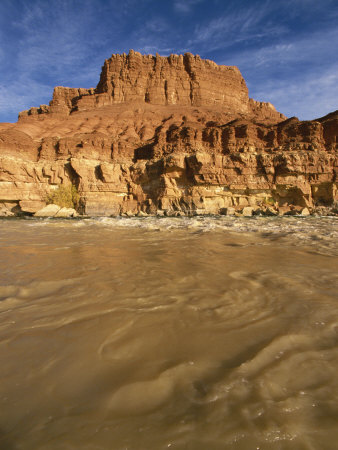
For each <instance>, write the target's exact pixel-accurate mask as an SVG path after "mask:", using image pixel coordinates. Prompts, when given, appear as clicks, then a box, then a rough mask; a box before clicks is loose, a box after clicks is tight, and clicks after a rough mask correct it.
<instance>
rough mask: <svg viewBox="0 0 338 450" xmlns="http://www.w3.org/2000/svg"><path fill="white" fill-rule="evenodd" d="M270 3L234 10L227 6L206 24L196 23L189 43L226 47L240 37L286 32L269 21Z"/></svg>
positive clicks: (277, 34)
mask: <svg viewBox="0 0 338 450" xmlns="http://www.w3.org/2000/svg"><path fill="white" fill-rule="evenodd" d="M272 8H273V6H271V4H270V3H269V2H262V3H261V6H260V8H257V6H255V7H254V6H251V7H248V8H245V9H244V8H243V9H237V10H233V9H230V8H228V10H227V11H225V12H224V13H223V15H222V16H221V17H218V18H216V19H212V20H211V21H209V22H208V23H207V24H203V25H200V24H198V25H196V27H195V29H194V33H193V36H192V37H191V39H190V40H189V41H188V44H187V46H188V47H192V48H193V47H197V48H199V49H203V50H205V51H209V52H210V51H213V50H217V49H222V48H227V47H230V46H233V45H234V44H238V43H241V42H243V41H251V42H252V41H253V40H254V39H262V38H264V37H269V38H271V37H276V36H280V35H283V34H285V33H286V32H287V28H286V27H285V26H282V25H280V24H275V23H273V24H272V23H270V22H269V20H268V16H269V14H270V13H271V11H272Z"/></svg>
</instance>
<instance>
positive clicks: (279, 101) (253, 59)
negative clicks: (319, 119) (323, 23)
mask: <svg viewBox="0 0 338 450" xmlns="http://www.w3.org/2000/svg"><path fill="white" fill-rule="evenodd" d="M328 42H330V43H331V45H329V46H328ZM335 43H336V44H335ZM337 44H338V30H337V29H335V28H333V29H328V30H325V32H316V33H313V34H311V35H307V36H305V37H303V38H302V39H297V40H295V39H294V40H292V38H291V37H290V38H289V41H287V40H284V43H283V44H274V45H268V46H266V47H262V48H259V49H257V50H252V49H251V50H250V51H249V50H248V51H242V52H240V53H237V54H233V55H232V56H231V57H230V58H229V59H228V58H227V59H226V60H225V59H224V60H223V61H220V62H221V63H222V64H234V65H237V66H238V67H239V68H240V70H241V72H242V74H243V75H244V78H245V79H246V81H247V83H248V86H249V91H250V96H252V97H254V98H255V99H256V100H261V101H270V102H272V103H274V105H275V106H276V108H277V109H278V110H280V111H281V112H283V113H284V114H286V115H287V116H290V115H298V116H299V117H300V118H302V119H313V118H314V117H316V116H320V115H325V114H327V113H328V112H329V111H330V110H335V109H337V108H338V61H337V58H335V48H336V45H337Z"/></svg>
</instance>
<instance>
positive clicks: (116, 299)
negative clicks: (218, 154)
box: [0, 217, 338, 450]
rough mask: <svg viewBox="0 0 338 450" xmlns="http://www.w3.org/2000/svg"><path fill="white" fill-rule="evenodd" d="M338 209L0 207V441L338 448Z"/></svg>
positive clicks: (16, 444) (23, 445)
mask: <svg viewBox="0 0 338 450" xmlns="http://www.w3.org/2000/svg"><path fill="white" fill-rule="evenodd" d="M337 224H338V221H337V219H335V218H330V217H327V218H324V217H323V218H314V217H309V218H296V217H288V218H286V217H284V218H259V217H258V218H252V219H251V218H248V219H244V218H242V219H240V218H227V217H221V218H217V217H215V218H194V219H183V218H163V219H154V218H138V219H96V220H94V219H86V220H33V219H29V220H18V219H14V220H2V221H0V247H1V257H0V448H1V449H5V450H11V449H25V450H26V449H27V450H28V449H29V450H33V449H34V450H40V449H41V450H42V449H43V450H47V449H60V450H61V449H62V450H68V449H69V450H70V449H81V450H85V449H88V450H89V449H90V450H94V449H95V450H100V449H105V450H106V449H109V450H110V449H113V450H122V449H133V450H143V449H145V450H146V449H147V450H148V449H156V450H157V449H167V448H171V449H192V450H195V449H198V450H199V449H201V450H205V449H211V450H213V449H245V450H247V449H283V450H284V449H297V450H298V449H309V450H312V449H318V450H319V449H321V450H322V449H336V448H337V442H338V428H337V423H338V422H337V418H338V376H337V374H338V348H337V343H338V298H337V291H338V289H337V285H338V283H337V281H338V270H337V269H338V263H337V260H338V258H337V257H338V246H337V236H338V230H337Z"/></svg>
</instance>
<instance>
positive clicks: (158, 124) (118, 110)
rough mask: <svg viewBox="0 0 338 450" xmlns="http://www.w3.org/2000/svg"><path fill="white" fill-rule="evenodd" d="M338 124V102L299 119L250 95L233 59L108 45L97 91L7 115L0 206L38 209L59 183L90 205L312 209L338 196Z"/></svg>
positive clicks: (93, 210) (158, 209)
mask: <svg viewBox="0 0 338 450" xmlns="http://www.w3.org/2000/svg"><path fill="white" fill-rule="evenodd" d="M337 134H338V112H334V113H331V114H329V115H327V116H325V117H323V118H321V119H317V120H313V121H306V122H302V121H299V120H298V119H297V118H291V119H286V117H284V116H283V115H282V114H280V113H279V112H277V111H276V110H275V108H274V107H273V105H271V104H270V103H262V102H256V101H255V100H253V99H250V98H249V97H248V90H247V87H246V84H245V81H244V79H243V77H242V76H241V74H240V72H239V70H238V69H237V68H236V67H231V66H218V65H217V64H215V63H214V62H212V61H209V60H203V59H201V58H200V57H199V56H193V55H191V54H189V53H187V54H185V55H170V56H168V57H161V56H159V55H156V56H151V55H147V56H145V55H141V54H140V53H137V52H134V51H130V53H129V54H128V55H126V54H122V55H112V57H111V58H110V59H108V60H106V61H105V63H104V66H103V67H102V72H101V77H100V81H99V83H98V85H97V87H96V88H95V89H94V88H92V89H82V88H79V89H78V88H65V87H57V88H55V89H54V93H53V99H52V100H51V102H50V104H49V105H41V106H40V107H38V108H31V109H30V110H28V111H23V112H21V113H20V114H19V121H18V122H17V123H16V124H0V214H2V215H13V214H20V213H27V214H34V212H36V211H38V210H39V209H41V208H42V207H43V205H44V204H45V200H46V196H47V193H48V192H49V191H50V190H51V189H53V188H56V187H57V186H58V185H60V184H74V185H76V187H77V189H78V191H79V194H80V203H79V207H78V208H79V211H80V212H82V213H84V214H88V215H120V214H126V215H135V214H161V215H162V214H168V215H171V214H209V213H210V214H220V213H221V214H230V213H234V214H238V213H242V212H243V211H244V214H245V215H250V214H249V212H250V211H251V213H252V214H255V213H257V212H262V213H268V214H278V213H283V214H284V213H287V214H288V213H298V212H302V211H304V210H306V209H307V210H308V211H310V212H311V211H312V210H313V209H314V208H317V209H318V208H321V207H322V208H325V207H330V206H331V207H332V206H334V204H335V202H336V201H337V188H336V184H335V173H336V172H335V171H336V167H337ZM244 208H246V209H245V210H244ZM305 213H306V211H305V212H304V214H305Z"/></svg>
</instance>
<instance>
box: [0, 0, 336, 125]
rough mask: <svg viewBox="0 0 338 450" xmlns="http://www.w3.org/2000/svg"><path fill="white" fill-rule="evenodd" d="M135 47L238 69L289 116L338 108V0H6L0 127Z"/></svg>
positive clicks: (253, 89)
mask: <svg viewBox="0 0 338 450" xmlns="http://www.w3.org/2000/svg"><path fill="white" fill-rule="evenodd" d="M131 48H132V49H134V50H137V51H140V52H141V53H144V54H149V53H150V54H155V53H156V52H158V53H159V54H160V55H164V56H165V55H169V54H170V53H184V52H191V53H194V54H199V55H200V56H201V57H202V58H208V59H212V60H214V61H215V62H217V63H218V64H225V65H237V66H238V67H239V69H240V70H241V72H242V74H243V76H244V78H245V80H246V82H247V85H248V87H249V95H250V97H253V98H254V99H256V100H260V101H270V102H271V103H273V104H274V105H275V106H276V108H277V109H278V110H279V111H281V112H283V113H284V114H286V115H287V116H289V117H290V116H293V115H296V116H298V117H299V118H300V119H304V120H305V119H313V118H316V117H320V116H323V115H325V114H327V113H329V112H331V111H333V110H336V109H338V50H337V49H338V0H259V1H258V0H252V1H249V0H237V1H236V0H120V1H117V0H0V121H1V122H6V121H7V122H14V121H16V120H17V114H18V112H19V111H21V110H23V109H28V108H29V107H31V106H38V105H40V104H43V103H47V104H48V102H49V100H50V99H51V96H52V90H53V87H54V86H70V87H85V88H88V87H95V86H96V84H97V83H98V80H99V75H100V71H101V66H102V64H103V62H104V60H105V59H106V58H109V57H110V56H111V54H112V53H123V52H126V53H128V51H129V49H131Z"/></svg>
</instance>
